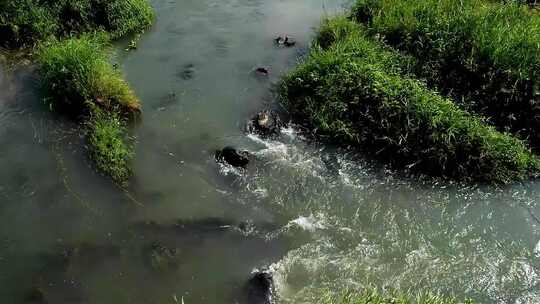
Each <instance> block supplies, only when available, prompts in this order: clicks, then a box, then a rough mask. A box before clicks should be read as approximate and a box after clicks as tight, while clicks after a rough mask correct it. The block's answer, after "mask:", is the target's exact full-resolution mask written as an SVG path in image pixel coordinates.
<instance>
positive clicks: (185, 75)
mask: <svg viewBox="0 0 540 304" xmlns="http://www.w3.org/2000/svg"><path fill="white" fill-rule="evenodd" d="M178 76H179V77H180V78H182V79H184V80H190V79H192V78H193V77H194V76H195V65H194V64H192V63H188V64H186V65H184V66H183V67H182V70H181V71H180V72H178Z"/></svg>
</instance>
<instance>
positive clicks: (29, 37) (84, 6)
mask: <svg viewBox="0 0 540 304" xmlns="http://www.w3.org/2000/svg"><path fill="white" fill-rule="evenodd" d="M0 1H1V2H0V46H2V47H3V48H6V49H8V50H22V51H23V52H27V53H29V54H30V57H31V58H32V59H35V61H36V63H37V66H38V72H39V75H40V79H41V83H42V86H43V89H44V92H45V96H46V101H47V103H48V105H49V107H50V108H51V109H53V110H55V111H57V112H61V113H63V114H67V115H68V116H70V117H72V118H74V119H77V120H79V121H81V123H82V125H83V126H85V129H86V134H87V136H86V137H87V143H88V144H87V147H88V150H89V155H90V157H91V159H92V160H93V161H94V163H95V165H96V168H97V169H98V170H99V171H101V172H102V173H104V174H106V175H108V176H110V177H111V178H112V179H113V180H114V182H115V183H116V184H118V185H120V186H126V185H127V183H128V180H129V177H130V175H131V169H130V166H129V162H130V160H131V158H132V156H133V145H132V143H131V141H130V140H129V138H128V134H127V123H128V121H129V120H132V119H133V118H135V117H137V116H138V115H140V112H141V105H140V101H139V99H138V98H137V96H136V95H135V94H134V92H133V91H132V89H131V88H130V87H129V85H128V84H127V82H126V81H125V80H124V79H123V77H122V74H121V73H120V71H119V70H117V68H116V67H114V66H113V64H112V63H111V60H110V53H111V52H110V51H111V47H110V42H111V41H113V40H115V39H118V38H121V37H124V36H126V35H128V34H132V33H138V32H141V31H144V30H145V29H147V28H149V27H150V26H151V24H152V22H153V20H154V18H155V16H154V11H153V9H152V8H151V6H150V5H149V3H148V2H147V0H58V1H39V0H0Z"/></svg>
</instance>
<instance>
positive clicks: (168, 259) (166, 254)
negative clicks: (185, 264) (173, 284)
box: [144, 243, 178, 272]
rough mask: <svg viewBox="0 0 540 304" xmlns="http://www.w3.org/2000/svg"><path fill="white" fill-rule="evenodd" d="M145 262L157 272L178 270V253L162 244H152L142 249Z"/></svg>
mask: <svg viewBox="0 0 540 304" xmlns="http://www.w3.org/2000/svg"><path fill="white" fill-rule="evenodd" d="M144 257H145V262H146V264H147V265H148V266H150V268H151V269H152V270H154V271H158V272H166V271H170V270H176V269H178V251H177V250H176V249H174V248H168V247H166V246H164V245H162V244H159V243H154V244H152V245H150V246H148V247H147V248H145V249H144Z"/></svg>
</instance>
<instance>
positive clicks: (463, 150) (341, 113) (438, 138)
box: [280, 20, 540, 183]
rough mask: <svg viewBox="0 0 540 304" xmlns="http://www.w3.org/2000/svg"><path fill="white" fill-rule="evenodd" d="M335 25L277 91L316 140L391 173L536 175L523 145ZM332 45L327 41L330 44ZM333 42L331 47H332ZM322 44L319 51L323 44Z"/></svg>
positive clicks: (505, 178)
mask: <svg viewBox="0 0 540 304" xmlns="http://www.w3.org/2000/svg"><path fill="white" fill-rule="evenodd" d="M348 28H349V29H352V28H353V26H352V25H350V24H349V25H348V24H346V21H343V20H338V21H335V22H329V23H327V24H326V25H324V26H323V29H322V30H321V33H320V34H319V35H318V38H317V41H319V42H321V41H324V43H326V42H328V41H332V40H333V44H332V45H331V46H326V49H324V47H321V48H318V47H316V46H315V47H314V49H313V51H312V52H311V54H310V57H309V58H308V59H307V60H306V62H304V63H303V64H301V65H300V66H299V67H298V68H297V69H296V70H295V71H294V72H292V73H291V74H289V75H287V76H285V77H284V79H283V80H282V82H281V84H280V93H281V99H282V102H283V103H284V105H285V106H286V107H287V108H288V109H289V110H290V111H291V112H292V113H293V114H294V115H295V116H296V117H297V118H300V119H303V120H304V121H305V122H306V123H307V124H308V125H310V126H311V127H312V128H313V129H315V130H317V132H318V133H319V134H321V135H326V136H328V137H330V138H331V139H333V140H336V141H339V142H341V143H347V144H353V145H355V146H358V147H362V148H363V149H365V150H368V151H371V152H374V153H375V154H376V155H377V156H378V157H379V158H380V159H383V160H385V161H387V162H388V163H390V164H392V165H394V166H395V167H398V168H409V169H410V170H412V171H415V172H422V173H425V174H428V175H433V176H443V177H446V178H452V179H457V180H474V181H482V182H499V183H507V182H510V181H513V180H520V179H524V178H528V177H530V175H531V173H536V172H538V170H539V168H540V166H539V161H538V159H537V158H536V156H534V155H533V154H532V153H531V152H530V151H529V149H528V148H527V147H526V146H525V144H524V143H523V142H522V141H520V140H518V139H516V138H514V137H512V136H511V135H508V134H504V133H501V132H498V131H496V130H495V129H494V128H493V127H490V126H488V125H487V124H486V123H485V122H484V121H483V120H482V119H480V118H478V117H476V116H474V115H471V114H469V113H467V112H466V111H463V110H461V109H459V108H458V107H457V106H456V105H455V104H454V103H453V102H452V101H451V100H449V99H447V98H445V97H442V96H441V95H439V94H437V93H436V92H434V91H432V90H430V89H428V88H427V87H426V85H425V84H424V83H422V82H420V81H417V80H415V79H412V78H410V77H408V76H407V75H408V74H407V70H408V69H409V65H410V64H413V63H414V60H410V59H409V58H408V57H406V56H401V55H400V54H398V53H396V52H394V51H392V50H390V49H388V48H386V47H384V46H381V45H380V44H379V43H377V42H376V41H373V40H372V39H369V38H368V37H366V36H365V35H364V33H363V31H362V30H353V31H349V32H348V33H349V34H344V33H345V32H347V30H346V29H348ZM332 37H334V38H332ZM337 38H339V39H337ZM324 43H323V44H324Z"/></svg>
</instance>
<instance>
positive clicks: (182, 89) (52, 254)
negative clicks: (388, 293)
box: [0, 0, 540, 304]
mask: <svg viewBox="0 0 540 304" xmlns="http://www.w3.org/2000/svg"><path fill="white" fill-rule="evenodd" d="M153 5H154V7H155V8H156V11H157V16H158V19H157V22H156V24H155V26H154V27H153V28H152V30H150V31H149V32H148V33H146V34H144V35H143V36H142V37H141V40H140V41H139V44H138V49H137V50H135V51H131V52H126V51H124V50H123V48H122V45H119V48H118V49H119V50H118V56H117V58H116V60H117V61H118V62H120V65H121V66H122V68H123V69H124V72H125V74H126V77H127V80H128V81H129V82H130V84H131V85H132V87H133V88H134V90H135V91H136V92H137V94H138V95H139V96H140V97H141V99H142V100H143V103H144V115H143V121H142V122H141V123H140V124H138V125H137V126H135V127H134V130H133V134H134V135H135V136H136V138H137V146H136V147H137V148H136V150H137V151H136V159H135V160H134V163H133V166H134V169H135V176H134V178H133V180H132V183H131V186H130V187H129V189H127V190H126V191H123V190H120V189H119V188H117V187H115V186H114V185H112V183H111V182H110V181H109V180H108V179H107V178H105V177H103V176H100V175H99V174H96V173H95V172H94V170H93V169H92V168H91V162H89V161H88V160H87V158H86V154H85V147H84V140H83V137H82V135H81V130H79V129H78V128H77V125H76V124H75V123H73V122H71V121H69V120H67V119H66V118H64V117H61V116H57V115H54V114H53V113H51V112H50V111H48V109H47V108H46V107H45V106H43V103H42V102H41V96H40V95H39V90H38V79H37V78H36V76H35V73H34V71H33V70H32V68H19V69H17V70H15V71H10V72H6V71H4V70H2V71H0V168H1V169H0V202H1V203H0V303H23V302H24V299H25V298H28V297H29V296H32V295H34V297H38V296H39V292H37V290H38V289H36V288H39V290H40V291H41V292H42V293H44V295H45V297H46V298H47V299H48V301H49V303H55V304H62V303H70V304H71V303H99V304H106V303H115V304H117V303H136V304H139V303H182V301H183V302H184V303H186V304H194V303H218V304H219V303H236V302H239V301H241V299H242V294H243V293H244V292H245V289H244V286H245V283H246V281H247V279H248V278H249V275H250V273H251V272H252V271H253V270H254V269H269V270H270V271H271V272H272V273H273V274H274V278H275V283H276V294H277V299H278V301H279V302H281V303H317V300H316V299H317V296H318V295H319V293H320V292H321V291H322V290H330V291H334V292H337V291H339V290H343V289H345V288H352V289H361V288H363V287H366V286H374V287H378V288H381V289H392V288H399V289H401V290H409V289H410V290H413V291H415V292H419V291H426V290H431V291H433V292H440V293H443V294H447V295H455V296H458V297H459V298H465V297H470V298H473V299H476V300H478V301H479V302H482V303H540V219H539V218H540V182H538V181H536V182H528V183H524V184H519V185H513V186H509V187H505V188H502V189H498V188H494V187H485V186H464V185H458V184H452V183H448V182H436V181H430V180H426V179H419V178H416V179H410V178H406V177H402V176H401V175H399V174H397V173H396V172H392V171H389V170H386V169H385V168H382V167H381V166H379V165H377V164H375V163H373V162H372V161H370V160H369V159H365V158H363V157H361V156H357V155H354V154H353V153H351V152H350V151H348V150H343V149H338V148H336V147H331V146H328V145H324V144H320V143H316V142H313V141H312V140H309V139H306V138H304V137H303V136H302V135H301V133H300V132H299V131H298V128H297V127H295V126H294V125H290V126H289V127H287V128H285V129H284V130H283V134H282V136H281V137H280V138H278V139H273V140H269V139H263V138H260V137H258V136H254V135H248V134H246V133H245V132H244V125H245V122H246V121H247V120H248V119H249V118H250V117H251V116H252V115H253V114H255V113H256V112H257V111H258V110H261V109H264V108H276V107H277V103H276V101H275V98H274V96H273V93H272V89H273V83H275V82H276V81H277V80H278V79H279V76H280V75H282V74H283V73H285V72H286V71H287V70H289V69H291V68H292V67H293V66H294V64H295V63H296V62H297V60H298V58H300V57H301V56H302V55H303V54H305V52H306V50H307V47H308V46H309V41H310V39H311V37H312V34H313V29H314V27H316V26H317V25H318V24H319V22H320V20H321V17H322V16H324V15H327V14H334V13H338V12H341V11H343V10H344V7H346V5H347V1H331V0H327V1H324V2H322V1H320V0H266V1H263V0H225V1H224V0H221V1H217V0H196V1H195V0H184V1H174V0H154V1H153ZM282 33H286V34H289V35H291V36H294V37H295V38H296V39H297V40H298V44H297V46H296V47H294V48H278V47H276V46H274V44H273V38H274V37H275V36H276V35H277V34H282ZM120 44H122V43H120ZM258 66H267V67H269V68H270V75H269V77H268V78H265V77H257V76H256V75H254V74H253V69H254V68H256V67H258ZM225 145H234V146H237V147H240V148H244V149H248V150H249V151H251V152H252V153H254V155H255V160H254V161H252V163H251V164H250V166H249V167H248V168H247V170H245V171H239V170H235V169H232V168H228V167H225V166H220V165H217V164H216V163H215V161H214V159H213V154H214V151H215V150H216V149H218V148H221V147H223V146H225ZM178 221H181V222H182V223H183V224H182V225H176V226H175V225H174V223H177V222H178ZM212 227H213V228H212ZM216 227H217V228H218V229H215V228H216ZM234 227H236V228H234ZM153 249H154V250H153ZM156 268H158V269H156Z"/></svg>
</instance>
